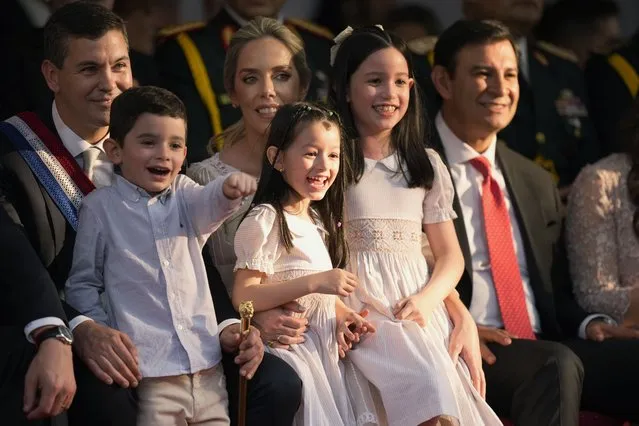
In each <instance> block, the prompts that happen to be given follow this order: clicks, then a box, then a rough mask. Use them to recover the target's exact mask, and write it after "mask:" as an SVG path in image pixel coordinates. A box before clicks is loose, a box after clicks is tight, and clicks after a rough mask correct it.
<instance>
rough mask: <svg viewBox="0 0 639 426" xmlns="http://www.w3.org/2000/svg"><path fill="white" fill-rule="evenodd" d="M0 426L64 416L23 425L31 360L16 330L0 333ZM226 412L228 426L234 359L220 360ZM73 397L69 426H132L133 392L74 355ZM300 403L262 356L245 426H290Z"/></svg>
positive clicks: (287, 376) (280, 366) (233, 402)
mask: <svg viewBox="0 0 639 426" xmlns="http://www.w3.org/2000/svg"><path fill="white" fill-rule="evenodd" d="M0 337H2V346H1V349H0V413H2V420H1V421H0V424H3V425H5V424H6V425H11V426H22V425H29V426H63V425H66V421H65V420H66V419H65V415H61V416H58V417H57V418H55V419H46V420H42V421H32V422H30V421H27V419H26V417H25V415H24V413H23V411H22V406H23V399H22V398H23V394H24V378H25V375H26V374H27V370H28V368H29V364H30V363H31V360H32V359H33V357H34V355H35V347H34V345H32V344H31V343H29V342H27V340H26V339H25V338H24V334H23V333H22V330H20V329H18V328H17V327H11V328H8V327H2V328H1V329H0ZM224 371H225V374H226V377H227V390H228V393H229V410H230V415H231V419H232V422H233V424H235V422H236V417H237V402H238V377H239V368H238V367H237V365H235V364H234V363H233V357H232V356H230V355H228V356H225V357H224ZM74 373H75V378H76V384H77V392H76V395H75V398H74V400H73V404H72V405H71V408H70V409H69V411H68V412H67V413H66V417H67V418H68V425H69V426H87V425H91V426H135V425H136V416H137V403H136V398H135V392H134V391H131V390H129V389H123V388H121V387H119V386H117V385H107V384H105V383H103V382H101V381H100V380H98V379H97V378H96V377H95V376H94V375H93V373H92V372H91V371H90V370H89V369H88V368H87V367H86V366H85V365H84V363H83V362H82V361H81V360H80V359H79V358H78V357H77V356H74ZM301 398H302V382H301V380H300V379H299V377H298V376H297V374H296V373H295V371H294V370H293V369H292V368H291V367H290V366H289V365H288V364H286V363H285V362H284V361H282V360H281V359H279V358H277V357H274V356H272V355H270V354H264V361H263V362H262V364H261V365H260V368H258V370H257V372H256V374H255V376H254V377H253V379H251V380H250V381H249V386H248V404H247V425H249V426H290V425H291V423H292V422H293V417H294V416H295V413H296V412H297V409H298V407H299V405H300V402H301Z"/></svg>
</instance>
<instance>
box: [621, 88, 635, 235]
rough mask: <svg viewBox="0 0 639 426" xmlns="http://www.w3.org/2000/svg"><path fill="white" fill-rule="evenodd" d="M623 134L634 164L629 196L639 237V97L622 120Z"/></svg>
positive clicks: (631, 170)
mask: <svg viewBox="0 0 639 426" xmlns="http://www.w3.org/2000/svg"><path fill="white" fill-rule="evenodd" d="M620 130H621V135H622V137H623V138H624V139H625V143H626V153H627V154H628V157H629V158H630V163H631V164H632V166H631V168H630V172H629V173H628V180H627V183H628V196H629V197H630V200H631V201H632V204H634V206H635V213H634V215H633V216H632V228H633V230H634V231H635V235H636V236H637V237H638V238H639V97H638V98H635V101H634V103H633V104H632V108H630V109H629V110H628V112H627V113H626V115H625V116H624V119H623V120H622V122H621V127H620Z"/></svg>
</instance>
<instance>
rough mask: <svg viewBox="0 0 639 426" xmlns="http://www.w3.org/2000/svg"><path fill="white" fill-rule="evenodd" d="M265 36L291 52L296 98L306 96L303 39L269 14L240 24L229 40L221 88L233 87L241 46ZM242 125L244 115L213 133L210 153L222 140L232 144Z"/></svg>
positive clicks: (242, 130)
mask: <svg viewBox="0 0 639 426" xmlns="http://www.w3.org/2000/svg"><path fill="white" fill-rule="evenodd" d="M265 37H272V38H274V39H276V40H278V41H280V42H282V44H284V45H285V46H286V47H287V48H288V50H290V52H291V54H292V55H293V65H294V66H295V70H296V71H297V74H298V75H299V79H300V96H299V99H298V100H302V99H304V98H305V97H306V92H307V91H308V87H309V84H310V82H311V70H310V69H309V67H308V64H307V62H306V53H305V52H304V43H303V42H302V40H301V39H300V38H299V37H298V36H297V35H296V34H295V33H293V31H291V30H290V29H288V28H287V27H286V26H285V25H284V24H282V23H280V22H278V21H276V20H275V19H271V18H264V17H261V16H260V17H257V18H255V19H253V20H251V21H250V22H249V23H247V24H246V25H244V26H243V27H242V28H240V29H239V30H238V31H237V32H236V33H235V34H233V37H232V38H231V42H230V43H229V47H228V50H227V52H226V58H225V60H224V89H225V90H226V93H229V94H230V93H233V92H234V91H235V74H236V73H237V62H238V60H239V57H240V54H241V53H242V49H244V47H245V46H246V45H247V44H248V43H250V42H251V41H254V40H260V39H262V38H265ZM245 133H246V126H245V124H244V119H243V118H240V119H239V120H238V121H237V123H235V124H232V125H231V126H229V127H227V128H226V129H225V130H224V131H223V132H222V133H220V134H219V135H217V136H214V137H213V138H211V140H210V141H209V145H208V150H209V152H210V153H213V152H215V150H216V146H217V145H218V143H220V142H221V141H222V140H223V141H224V143H228V144H233V143H235V142H237V141H238V140H240V139H241V138H242V137H244V135H245Z"/></svg>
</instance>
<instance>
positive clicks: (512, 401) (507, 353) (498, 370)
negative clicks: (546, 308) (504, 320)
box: [484, 339, 639, 426]
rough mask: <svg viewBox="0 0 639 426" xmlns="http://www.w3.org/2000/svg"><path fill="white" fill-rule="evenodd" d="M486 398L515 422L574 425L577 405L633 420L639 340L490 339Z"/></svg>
mask: <svg viewBox="0 0 639 426" xmlns="http://www.w3.org/2000/svg"><path fill="white" fill-rule="evenodd" d="M488 346H489V348H490V349H491V350H492V351H493V353H494V354H495V356H496V358H497V361H496V362H495V364H493V365H492V366H491V365H487V364H484V372H485V374H486V384H487V391H486V399H487V401H488V403H489V404H490V406H491V407H492V408H493V409H494V410H495V411H496V412H497V414H499V415H500V416H503V417H508V418H510V419H511V420H513V421H514V422H515V424H516V425H517V426H528V425H530V426H532V425H562V426H577V425H578V412H579V409H580V408H581V409H585V410H590V411H597V412H600V413H604V414H608V415H611V416H616V417H620V418H622V419H626V420H634V421H637V419H638V418H639V417H638V414H639V404H637V401H638V400H639V363H638V362H637V360H638V359H639V341H621V340H610V341H605V342H592V341H586V340H580V339H572V340H569V341H566V342H562V343H556V342H551V341H544V340H536V341H530V340H517V339H515V340H513V343H512V344H511V345H509V346H501V345H498V344H494V343H492V344H489V345H488Z"/></svg>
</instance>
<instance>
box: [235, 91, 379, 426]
mask: <svg viewBox="0 0 639 426" xmlns="http://www.w3.org/2000/svg"><path fill="white" fill-rule="evenodd" d="M341 136H342V133H341V125H340V121H339V118H338V116H337V114H335V113H333V112H332V111H330V110H328V109H325V108H323V107H319V106H313V105H311V104H308V103H303V102H300V103H295V104H289V105H285V106H283V107H281V108H280V109H279V111H278V112H277V114H276V115H275V117H274V118H273V121H272V123H271V130H270V134H269V139H268V142H267V145H266V146H267V149H266V153H265V158H264V164H263V166H262V174H261V177H260V180H259V185H258V189H257V191H256V193H255V197H254V198H253V206H252V208H250V209H249V211H248V212H247V214H246V216H245V217H244V219H243V220H242V222H241V224H240V226H239V228H238V230H237V233H236V235H235V253H236V255H237V263H236V264H235V281H234V287H233V294H232V298H233V303H234V304H235V305H236V306H237V305H239V303H240V302H241V301H244V300H252V301H253V305H254V308H255V310H256V311H258V312H259V311H263V310H268V309H272V308H275V307H277V306H280V305H282V304H284V303H287V302H290V301H292V300H295V299H297V300H298V302H299V303H300V304H301V305H303V306H304V307H305V308H306V311H305V313H304V315H306V316H307V318H308V321H309V329H308V331H307V333H306V334H305V338H306V340H305V342H304V343H302V344H299V345H291V347H290V350H286V349H278V348H273V347H268V348H267V350H268V351H269V352H271V353H273V354H274V355H276V356H278V357H280V358H282V359H283V360H285V361H286V362H287V363H288V364H289V365H291V366H292V367H293V368H294V369H295V370H296V372H297V373H298V375H299V376H300V378H301V379H302V394H303V398H302V406H301V407H300V409H299V410H298V412H297V415H296V417H295V424H296V425H300V426H301V425H309V426H316V425H317V426H322V425H326V426H329V425H330V426H339V425H349V426H350V425H352V426H361V425H376V424H378V421H377V415H376V413H375V409H374V404H373V402H372V399H371V397H370V394H369V386H368V382H367V381H366V380H364V379H362V378H360V377H358V373H357V371H356V370H355V369H354V368H353V367H352V364H342V363H341V362H340V356H341V357H343V356H344V354H345V353H346V352H347V351H348V350H349V349H350V348H351V345H352V344H353V343H356V342H357V341H358V340H359V337H360V336H361V335H365V334H368V333H371V332H373V331H374V327H373V326H372V325H371V324H370V323H368V322H367V321H366V320H365V319H364V318H363V316H365V315H366V313H365V312H362V315H363V316H360V315H359V314H358V313H356V312H355V311H353V310H352V309H350V308H348V307H346V305H345V304H344V303H343V302H342V301H341V299H340V298H339V297H337V296H347V295H348V294H351V293H352V292H353V290H354V289H355V288H356V286H357V278H356V277H355V276H354V275H353V274H351V273H349V272H346V271H344V270H343V269H339V268H341V267H343V266H344V264H345V262H346V259H347V250H346V248H345V243H344V232H343V228H342V227H341V223H340V221H341V220H342V210H343V200H344V180H343V179H342V178H340V176H341V173H339V171H340V166H341V165H343V159H342V157H341V147H342V137H341ZM327 246H328V249H327ZM347 383H348V386H347Z"/></svg>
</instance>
